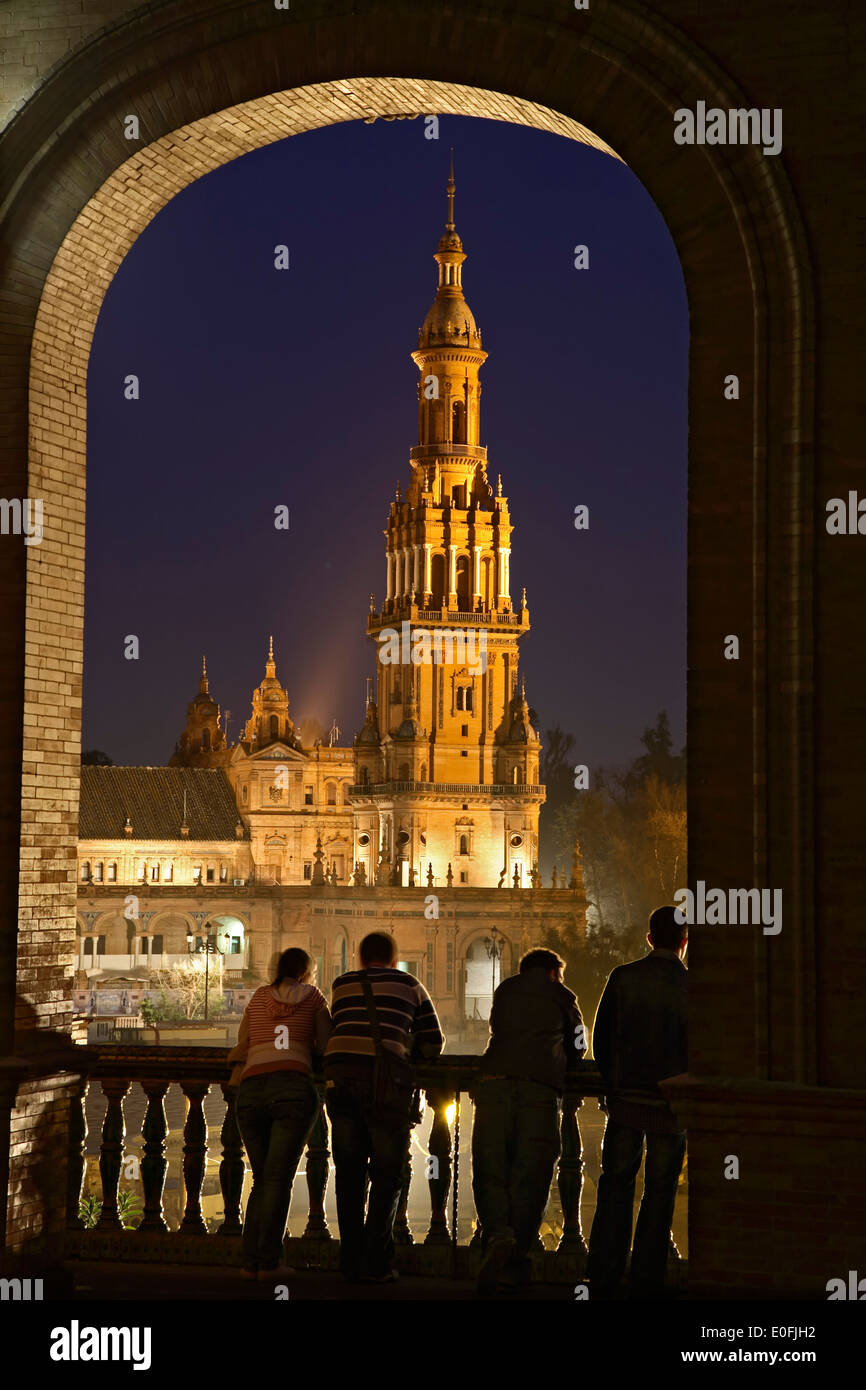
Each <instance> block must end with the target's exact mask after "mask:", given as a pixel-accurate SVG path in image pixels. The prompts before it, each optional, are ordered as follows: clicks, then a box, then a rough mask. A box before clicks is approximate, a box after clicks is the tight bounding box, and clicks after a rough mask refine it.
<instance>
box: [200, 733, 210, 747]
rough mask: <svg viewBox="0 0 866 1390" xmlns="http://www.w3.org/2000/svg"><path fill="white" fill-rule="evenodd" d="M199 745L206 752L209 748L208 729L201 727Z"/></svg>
mask: <svg viewBox="0 0 866 1390" xmlns="http://www.w3.org/2000/svg"><path fill="white" fill-rule="evenodd" d="M201 746H202V748H203V749H204V750H205V752H207V751H208V749H209V748H210V729H202V731H201Z"/></svg>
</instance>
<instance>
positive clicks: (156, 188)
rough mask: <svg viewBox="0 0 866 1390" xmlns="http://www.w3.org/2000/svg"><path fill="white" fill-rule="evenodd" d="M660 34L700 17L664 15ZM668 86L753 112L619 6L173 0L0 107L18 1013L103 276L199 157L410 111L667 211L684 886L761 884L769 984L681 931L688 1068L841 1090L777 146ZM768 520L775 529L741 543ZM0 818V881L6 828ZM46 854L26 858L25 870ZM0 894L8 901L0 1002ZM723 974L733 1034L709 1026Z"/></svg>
mask: <svg viewBox="0 0 866 1390" xmlns="http://www.w3.org/2000/svg"><path fill="white" fill-rule="evenodd" d="M666 8H668V9H669V10H670V9H671V8H673V9H674V11H676V6H673V7H671V6H670V5H667V6H666ZM443 9H445V10H447V11H448V13H449V15H450V21H449V22H448V23H445V22H444V20H443V13H442V11H443ZM689 23H690V25H691V27H692V29H693V31H695V32H700V30H701V23H700V21H698V20H694V18H693V16H691V14H690V17H689ZM697 100H704V101H706V102H707V104H708V105H718V106H721V107H724V108H728V107H738V106H748V105H751V104H757V103H756V102H755V101H754V100H747V99H745V98H744V97H743V96H742V93H741V92H740V91H739V90H738V88H737V86H736V84H735V83H734V81H733V80H731V79H730V78H728V77H727V76H726V75H725V74H724V73H723V72H722V71H721V69H720V68H719V67H717V66H716V65H715V64H714V63H713V61H712V60H711V59H710V58H709V57H708V55H707V54H706V53H705V52H704V51H702V49H701V48H700V46H699V44H698V43H696V42H695V41H693V40H692V39H689V38H686V37H685V35H684V34H683V33H682V32H680V31H678V30H677V29H676V28H675V27H674V26H673V25H672V24H671V23H669V22H668V21H667V20H666V19H664V18H663V17H661V16H659V15H655V14H650V13H648V12H647V11H646V9H645V8H643V7H640V8H638V7H637V6H632V5H631V4H629V3H622V2H621V0H619V2H618V3H613V0H598V3H595V0H594V3H593V5H592V6H591V8H590V11H588V12H586V13H583V12H580V13H578V12H573V11H571V10H570V9H569V7H568V6H567V5H563V4H562V3H560V2H557V3H554V0H537V3H535V4H534V5H533V7H532V13H529V12H528V6H527V9H526V10H524V8H523V6H522V4H521V3H520V0H518V4H517V5H516V6H513V7H512V8H511V10H510V11H509V12H508V13H507V14H505V13H503V12H502V10H501V9H496V10H492V9H490V8H488V7H487V6H486V5H483V4H481V3H478V0H465V2H464V0H461V4H460V5H459V6H455V7H453V8H452V7H451V6H448V5H446V6H444V7H442V6H430V5H417V4H414V3H410V0H406V3H404V4H401V3H399V0H398V3H396V4H391V5H388V6H377V5H375V4H374V3H372V0H356V3H355V5H354V6H353V8H352V11H351V13H346V14H336V15H335V14H332V13H328V12H327V6H326V5H324V4H317V3H315V0H314V3H311V4H310V5H305V6H304V7H303V8H302V9H301V8H300V7H299V8H298V9H292V10H290V11H288V12H282V11H280V12H277V11H274V10H273V8H272V7H270V6H268V5H266V4H263V5H260V6H258V7H250V6H249V5H247V4H244V3H241V0H226V3H222V4H221V5H220V6H219V7H214V6H213V5H212V4H210V3H208V0H191V3H187V2H186V0H185V2H184V3H180V0H172V2H171V3H161V4H154V5H152V6H150V7H147V8H141V9H137V10H136V11H135V15H134V17H133V18H129V19H122V20H119V21H118V22H117V23H116V24H114V25H112V26H110V27H109V28H107V29H106V30H104V31H101V32H100V33H99V34H98V35H97V36H95V37H94V38H93V39H92V40H91V41H90V42H88V43H87V44H86V45H85V46H83V47H82V48H80V49H79V50H77V51H75V52H73V54H72V55H71V56H70V58H69V59H68V60H67V61H65V62H63V63H61V64H60V65H59V66H58V67H57V68H55V69H54V70H53V72H52V73H51V75H50V77H49V78H48V79H47V80H46V81H44V82H43V84H42V86H41V87H40V88H39V89H38V90H37V92H36V93H35V95H34V96H33V97H32V99H31V100H30V101H29V102H28V103H27V104H26V105H25V106H24V107H23V108H22V109H21V110H20V111H19V112H18V114H17V115H16V117H15V118H14V120H13V121H12V123H11V125H10V127H9V131H8V137H7V142H6V151H5V155H6V157H5V161H4V171H5V175H4V177H5V184H4V189H3V199H4V201H3V204H2V211H3V214H4V216H5V235H6V239H7V244H8V245H9V246H10V247H11V251H10V253H9V256H8V258H7V261H6V264H5V271H4V276H3V281H2V285H0V308H2V309H3V310H4V311H5V312H6V317H7V321H8V322H9V323H10V325H11V328H10V332H9V339H10V342H9V344H8V345H7V356H11V358H12V364H11V368H10V370H9V371H8V372H7V376H6V380H5V382H4V385H3V388H2V394H0V410H2V412H3V421H2V435H0V439H2V445H3V450H4V454H5V459H4V461H5V462H6V464H7V465H8V476H9V479H10V481H9V482H7V484H6V487H7V495H9V496H16V495H17V496H21V497H24V496H28V495H30V496H42V497H43V498H44V499H45V538H44V541H43V543H42V545H41V546H40V547H30V548H28V549H27V551H26V555H25V554H23V553H22V549H23V548H21V549H17V550H15V551H14V552H13V550H12V548H11V547H9V548H6V547H4V548H3V552H2V555H0V565H2V578H3V582H4V587H5V589H6V592H7V594H8V596H9V598H10V600H11V604H12V609H11V612H12V618H11V621H10V623H9V627H8V630H7V633H6V635H5V637H4V641H5V649H6V655H7V657H8V660H7V661H6V662H4V663H3V671H4V674H3V676H2V679H3V680H4V681H5V682H6V684H5V685H4V686H3V688H2V690H0V698H2V699H3V701H4V708H5V709H7V711H11V712H13V713H14V711H15V710H18V711H20V713H21V714H22V715H23V714H24V713H25V710H26V713H27V716H28V719H27V725H26V727H27V728H28V730H29V729H30V728H31V727H33V725H34V723H35V726H36V730H37V732H36V733H34V734H31V733H29V732H28V734H27V736H26V737H25V738H24V740H23V749H22V743H21V740H20V738H16V733H17V730H19V729H20V728H21V725H22V720H21V718H18V719H17V720H16V719H15V718H14V717H10V718H9V719H7V720H6V721H5V725H4V731H3V738H4V740H5V742H4V744H3V745H2V748H0V752H2V763H0V775H2V776H3V778H4V783H3V788H4V791H5V792H6V793H7V795H8V798H9V804H12V803H13V801H14V798H15V797H16V796H17V785H18V778H19V769H21V768H23V774H22V776H23V792H24V800H23V809H22V813H21V815H22V832H23V835H22V840H21V868H22V877H21V884H20V893H19V896H20V917H21V923H22V926H21V933H20V937H19V943H20V944H19V952H20V953H21V959H22V961H25V962H26V958H27V956H28V955H29V954H31V953H32V950H31V947H30V945H29V942H30V939H31V934H32V933H34V932H35V931H36V930H38V928H39V926H40V924H41V921H42V920H43V919H45V918H50V919H51V921H52V922H53V923H56V930H57V942H58V950H57V955H56V967H57V972H58V976H57V979H56V980H55V981H54V982H52V981H50V980H48V979H47V977H43V980H44V983H43V982H42V981H40V983H39V985H37V984H36V983H35V979H36V977H35V975H33V974H32V973H30V972H28V971H27V970H26V969H25V972H24V974H23V975H22V977H21V978H22V989H25V992H26V996H27V998H28V999H30V1000H31V1001H32V1002H33V1003H34V1005H35V1006H36V1007H37V1009H42V1011H43V1017H44V1018H46V1019H49V1018H50V1019H51V1020H52V1021H54V1022H56V1021H57V1018H58V1011H57V1006H56V1005H54V1004H53V1003H51V990H52V988H56V987H57V986H58V985H59V984H61V983H62V980H63V979H64V978H65V976H66V975H67V974H68V971H69V965H70V962H71V952H72V948H73V943H74V909H75V898H74V880H75V875H74V872H73V873H72V875H71V877H70V876H69V875H68V873H67V872H66V871H67V869H68V868H70V867H71V868H73V869H74V861H75V827H76V817H77V797H78V766H77V758H76V756H75V755H74V754H73V753H71V752H70V748H74V747H75V744H76V742H77V740H78V738H79V736H80V728H79V723H78V713H77V702H78V701H79V699H80V692H81V680H80V663H81V627H82V586H83V543H84V450H85V436H86V399H85V388H86V367H87V358H88V354H89V349H90V342H91V339H92V334H93V329H94V325H95V322H96V318H97V315H98V312H99V307H100V305H101V303H102V299H103V296H104V294H105V291H106V289H107V287H108V284H109V283H110V280H111V278H112V276H113V274H114V273H115V271H116V269H117V267H118V266H119V264H120V262H121V260H122V258H123V256H124V254H125V253H126V251H127V250H128V249H129V247H130V246H131V245H132V243H133V241H134V240H135V237H136V236H137V235H138V234H139V233H140V232H141V231H142V230H143V228H144V227H145V226H146V225H147V222H148V221H149V220H150V219H151V218H152V217H153V216H154V215H155V213H156V212H157V211H158V210H159V207H161V206H162V205H163V204H164V203H165V202H166V201H167V200H168V199H169V198H170V197H171V196H173V195H174V194H175V193H177V192H178V191H180V189H182V188H183V187H184V186H185V185H186V184H187V183H189V182H191V181H192V180H193V179H195V178H198V177H200V176H201V175H202V174H203V173H205V172H208V171H209V170H210V169H213V168H216V167H217V166H218V165H220V164H221V163H223V162H225V161H226V160H228V159H232V158H236V157H237V156H239V155H241V154H243V153H245V152H246V151H247V150H250V149H253V148H255V147H256V146H258V145H261V144H264V143H268V142H269V141H271V140H274V139H279V138H283V137H284V136H285V135H289V134H293V133H299V132H301V131H303V130H307V129H312V128H315V127H318V126H322V125H326V124H330V123H333V122H334V121H338V120H347V119H352V118H358V117H360V118H363V119H371V118H373V117H379V116H382V117H386V118H398V117H405V116H410V115H413V114H417V113H424V112H433V111H435V112H437V113H438V114H440V115H444V114H448V113H454V114H463V115H475V116H480V117H487V118H493V119H499V120H509V121H517V122H519V123H523V124H531V125H534V126H537V127H538V128H540V129H546V130H549V131H552V132H554V133H558V134H560V135H562V136H565V137H568V138H574V139H584V140H587V141H588V142H590V143H593V144H595V145H596V146H597V147H600V148H607V149H608V151H609V152H611V153H612V152H614V151H615V152H616V154H617V156H618V157H621V158H623V159H624V160H626V161H627V162H628V164H629V165H630V166H631V167H632V169H633V170H634V171H635V172H636V174H637V175H638V176H639V177H640V178H641V179H642V180H643V182H644V183H645V185H646V186H647V187H648V189H649V191H650V192H651V194H652V196H653V197H654V199H655V201H656V203H657V205H658V206H659V208H660V210H661V212H662V214H663V216H664V217H665V219H666V222H667V225H668V227H669V229H670V232H671V235H672V237H673V239H674V242H675V244H676V246H677V249H678V252H679V255H680V260H681V265H682V269H683V274H684V277H685V282H686V288H687V293H688V299H689V307H690V318H691V346H690V438H689V514H690V522H689V527H690V531H689V631H688V668H689V675H688V721H689V755H690V774H689V775H690V787H689V793H690V795H689V810H690V828H689V864H690V875H689V876H690V880H691V881H694V880H696V879H698V878H703V879H705V880H706V881H707V882H708V883H713V884H718V885H722V886H727V885H731V886H734V885H746V884H750V883H763V884H773V885H774V886H781V887H782V888H783V890H784V893H785V900H786V930H785V933H784V934H783V937H782V938H780V940H779V941H778V943H775V944H774V948H773V949H774V952H775V956H774V969H775V970H777V971H778V972H779V974H780V975H781V974H782V973H785V975H786V977H790V982H791V984H790V988H789V989H787V990H785V991H775V992H771V991H769V990H768V988H767V975H768V969H769V966H768V950H769V943H768V941H767V939H766V938H764V937H762V936H761V935H760V934H754V936H753V937H751V938H750V939H749V940H748V942H747V943H746V944H745V945H743V944H742V943H737V944H736V945H735V946H734V945H733V944H731V943H729V942H728V941H727V940H726V939H724V938H723V937H722V936H721V935H720V936H717V937H715V938H712V937H706V938H702V939H700V940H698V939H696V940H695V942H694V945H693V947H692V967H693V997H694V1000H695V1003H696V1006H697V1007H696V1009H695V1014H694V1027H693V1033H692V1042H693V1048H692V1059H693V1063H692V1064H693V1070H694V1071H696V1072H697V1073H698V1074H699V1075H702V1076H704V1077H712V1076H714V1075H719V1074H727V1075H731V1076H741V1077H749V1078H759V1079H760V1078H765V1079H766V1078H768V1077H773V1078H774V1079H775V1080H786V1081H794V1082H800V1083H809V1082H814V1081H816V1080H817V1079H819V1077H820V1075H821V1072H822V1070H823V1074H824V1076H825V1077H826V1076H827V1075H832V1076H835V1077H836V1078H837V1079H836V1082H835V1084H837V1085H842V1084H846V1083H845V1081H844V1080H839V1079H838V1078H839V1077H840V1075H842V1073H841V1072H840V1068H841V1067H842V1066H843V1062H842V1061H841V1060H840V1049H838V1048H837V1049H836V1050H835V1051H834V1049H833V1048H832V1047H830V1046H829V1045H828V1044H827V1040H826V1038H825V1046H824V1049H823V1052H822V1051H821V1048H820V1040H819V1037H818V1033H817V1031H816V1028H815V1021H816V1020H815V1014H816V1010H815V984H814V978H815V955H816V944H815V940H814V927H813V917H814V913H813V892H814V888H813V880H812V872H813V871H812V862H813V860H812V856H813V850H812V847H811V831H812V820H813V792H812V777H813V772H812V753H811V748H810V746H809V742H808V730H809V729H810V727H811V723H812V708H813V705H812V702H813V694H812V640H811V625H810V624H811V618H810V614H811V608H812V556H811V505H812V498H811V492H812V472H811V469H812V460H811V445H812V413H813V406H812V392H813V375H812V373H813V367H812V320H813V311H812V288H811V283H812V282H811V272H810V269H809V263H808V257H807V254H806V249H805V238H804V234H803V230H802V226H801V222H800V218H799V215H798V212H797V210H796V207H795V203H794V199H793V195H792V193H791V191H790V188H789V185H788V182H787V179H786V175H785V171H784V167H783V164H782V161H781V160H780V159H772V158H765V157H763V156H762V155H761V154H760V152H759V151H756V150H754V149H752V148H748V147H746V148H739V147H730V148H729V147H718V148H712V149H706V148H700V147H698V148H680V147H677V146H675V145H674V143H673V134H672V131H673V112H674V110H676V109H677V108H679V107H680V106H692V107H693V106H694V104H695V102H696V101H697ZM129 113H135V114H138V115H139V118H140V120H141V130H142V141H143V147H142V148H140V149H138V150H137V151H136V153H134V154H133V155H132V156H131V157H130V153H129V151H130V146H129V144H128V143H127V142H126V141H125V140H124V139H123V136H122V120H123V117H124V116H125V115H127V114H129ZM593 132H594V134H593ZM419 138H421V137H420V132H419ZM31 347H32V352H31ZM730 372H736V373H737V375H738V376H739V378H740V388H741V400H740V402H739V405H738V406H737V407H733V408H732V406H731V405H730V403H727V404H726V403H724V402H723V399H722V382H723V379H724V377H725V376H726V375H727V374H728V373H730ZM28 382H29V404H30V408H31V414H30V418H29V445H30V454H29V479H28V475H26V474H25V457H26V446H27V442H28V438H27V430H28V416H27V393H28ZM771 410H772V416H773V430H772V432H771V431H770V428H769V418H770V411H771ZM720 473H721V474H723V485H722V486H720ZM771 508H772V509H773V510H774V513H775V515H776V516H777V517H778V516H781V517H782V518H783V525H781V526H780V527H779V528H778V531H777V534H776V539H775V541H774V544H773V546H772V547H769V546H768V544H767V539H766V533H767V516H768V513H769V511H770V509H771ZM25 561H26V563H27V567H28V573H27V585H28V589H27V608H26V614H25V607H24V601H23V580H24V565H25ZM720 594H723V596H724V605H723V606H722V607H720V603H719V596H720ZM25 625H26V632H27V642H28V645H27V663H26V665H25V659H24V658H25V645H24V642H25ZM724 632H737V633H739V634H741V636H742V638H743V643H742V645H743V648H744V650H747V651H748V652H749V659H746V660H743V661H741V663H740V665H739V667H738V669H737V671H736V672H730V671H725V672H724V673H723V674H720V670H719V666H720V663H719V659H718V651H719V645H720V640H721V634H722V633H724ZM771 663H772V669H773V681H772V683H770V680H769V669H770V665H771ZM22 673H23V677H22ZM22 680H23V687H22ZM37 742H38V744H39V747H38V748H37ZM37 752H38V753H39V754H40V756H39V757H38V758H37V757H36V754H37ZM46 769H50V770H51V772H52V774H53V778H54V780H53V781H51V780H48V779H46V778H45V777H44V773H45V771H46ZM49 811H50V812H51V814H52V816H54V815H55V814H56V812H58V811H59V813H60V823H59V825H58V823H57V821H56V819H55V820H52V821H51V824H50V826H49V825H48V824H47V822H46V820H44V819H43V817H44V816H45V815H46V813H47V812H49ZM4 833H5V839H4V840H3V842H2V843H0V853H2V854H3V856H4V857H3V867H4V869H5V870H6V881H7V883H11V882H12V881H13V880H14V874H15V869H14V864H15V863H16V862H17V859H18V849H19V845H18V842H17V841H18V836H17V833H16V826H15V824H14V819H13V820H12V821H10V822H8V823H7V824H6V825H5V826H4ZM46 844H50V845H51V846H52V850H53V856H52V857H51V858H48V857H45V858H42V857H40V848H39V847H40V846H42V847H44V846H45V845H46ZM13 856H14V858H13ZM788 905H790V906H788ZM14 908H15V904H14V902H13V901H12V895H11V894H9V895H8V897H7V901H6V903H5V904H4V909H3V910H4V914H5V916H4V919H3V924H2V931H3V945H4V950H3V951H2V953H0V960H2V964H0V969H2V970H3V972H4V973H3V979H2V985H3V988H4V994H5V997H6V998H8V997H10V996H11V993H12V991H13V989H14V959H15V953H14V948H13V947H12V943H13V942H14V940H15V925H14ZM824 949H825V950H827V951H829V950H830V949H831V943H829V942H828V944H827V946H826V947H825V948H824ZM25 981H26V983H25ZM723 991H724V994H725V997H726V1007H727V1009H728V1012H729V1014H730V1016H731V1017H732V1018H743V1019H747V1020H749V1021H750V1022H749V1026H748V1027H747V1028H745V1029H742V1028H740V1029H736V1028H725V1026H724V1024H723V1022H722V1021H720V1020H721V1015H720V1012H719V1003H718V1001H719V997H720V994H721V993H722V992H723ZM826 1026H827V1025H826V1024H825V1027H826ZM4 1050H6V1051H8V1050H10V1049H9V1048H6V1049H4ZM848 1084H851V1083H850V1082H849V1083H848Z"/></svg>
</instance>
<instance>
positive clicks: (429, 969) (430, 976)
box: [427, 941, 433, 990]
mask: <svg viewBox="0 0 866 1390" xmlns="http://www.w3.org/2000/svg"><path fill="white" fill-rule="evenodd" d="M427 988H428V990H432V989H433V942H432V941H428V942H427Z"/></svg>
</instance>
